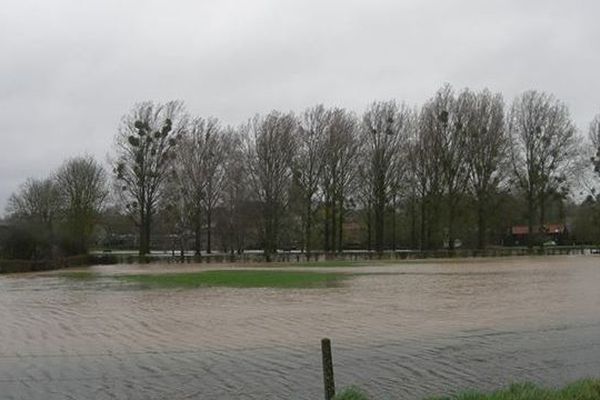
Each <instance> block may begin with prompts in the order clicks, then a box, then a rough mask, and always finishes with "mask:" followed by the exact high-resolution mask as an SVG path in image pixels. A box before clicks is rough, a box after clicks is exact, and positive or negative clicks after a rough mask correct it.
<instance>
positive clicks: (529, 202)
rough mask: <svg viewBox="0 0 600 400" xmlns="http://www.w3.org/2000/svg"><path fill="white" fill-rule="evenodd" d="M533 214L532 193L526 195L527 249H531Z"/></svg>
mask: <svg viewBox="0 0 600 400" xmlns="http://www.w3.org/2000/svg"><path fill="white" fill-rule="evenodd" d="M534 212H535V205H534V202H533V193H528V195H527V214H528V215H527V225H528V226H527V232H528V235H527V247H529V248H532V247H533V241H534V238H533V234H534V232H533V218H534V215H533V213H534Z"/></svg>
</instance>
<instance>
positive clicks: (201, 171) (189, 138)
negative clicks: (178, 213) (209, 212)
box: [174, 118, 220, 255]
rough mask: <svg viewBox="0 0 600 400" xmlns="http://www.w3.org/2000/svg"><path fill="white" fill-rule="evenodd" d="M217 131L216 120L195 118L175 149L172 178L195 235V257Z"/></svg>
mask: <svg viewBox="0 0 600 400" xmlns="http://www.w3.org/2000/svg"><path fill="white" fill-rule="evenodd" d="M219 129H220V128H219V125H218V121H217V120H216V119H204V118H195V119H194V120H193V121H191V123H190V124H189V128H188V131H187V132H186V133H185V134H184V135H183V136H182V138H181V142H180V146H179V148H178V150H177V156H176V162H175V168H174V171H175V177H176V180H177V183H178V188H179V190H180V191H181V194H182V201H181V202H182V204H184V206H185V208H186V209H187V212H186V215H187V220H188V225H189V227H190V228H191V230H192V231H193V233H194V250H195V253H196V255H199V254H200V252H201V248H202V224H203V222H204V219H203V214H204V211H205V209H206V192H207V183H208V176H207V168H206V166H207V162H206V158H207V156H208V154H209V143H208V142H209V141H210V140H211V139H210V138H212V137H213V136H214V135H217V132H218V131H219Z"/></svg>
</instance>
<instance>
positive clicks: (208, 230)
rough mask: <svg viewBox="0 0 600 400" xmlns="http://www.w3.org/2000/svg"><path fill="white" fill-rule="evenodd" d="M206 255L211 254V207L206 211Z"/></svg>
mask: <svg viewBox="0 0 600 400" xmlns="http://www.w3.org/2000/svg"><path fill="white" fill-rule="evenodd" d="M206 225H207V227H206V253H207V254H210V253H211V252H212V243H211V239H212V207H208V208H207V209H206Z"/></svg>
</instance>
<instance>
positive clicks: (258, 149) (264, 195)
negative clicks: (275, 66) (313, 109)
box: [245, 111, 296, 260]
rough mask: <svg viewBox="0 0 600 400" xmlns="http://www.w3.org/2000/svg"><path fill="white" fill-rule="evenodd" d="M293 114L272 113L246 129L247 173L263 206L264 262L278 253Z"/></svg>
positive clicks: (288, 177) (292, 144)
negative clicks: (265, 258)
mask: <svg viewBox="0 0 600 400" xmlns="http://www.w3.org/2000/svg"><path fill="white" fill-rule="evenodd" d="M295 129H296V120H295V118H294V116H293V114H281V113H279V112H277V111H272V112H271V113H269V114H268V115H267V116H265V117H259V116H257V117H255V118H254V119H252V120H251V121H250V122H249V123H248V125H247V126H246V129H245V131H246V135H245V152H246V156H247V170H248V173H249V178H250V181H251V183H252V187H253V189H254V193H255V195H256V197H257V198H258V199H259V200H260V201H261V203H262V208H263V209H262V217H263V218H262V220H263V221H262V222H263V233H264V235H263V236H264V252H265V255H266V257H267V260H270V259H271V255H272V254H273V253H275V252H276V251H277V246H278V238H279V223H280V219H281V215H282V212H283V210H284V209H285V208H286V206H287V201H288V198H287V193H288V190H289V187H290V183H291V168H290V166H291V162H292V158H293V154H294V149H295V138H294V130H295Z"/></svg>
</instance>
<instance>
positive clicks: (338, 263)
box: [262, 260, 373, 268]
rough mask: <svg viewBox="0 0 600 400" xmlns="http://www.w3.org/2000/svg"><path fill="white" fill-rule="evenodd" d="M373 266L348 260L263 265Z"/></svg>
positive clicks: (366, 262)
mask: <svg viewBox="0 0 600 400" xmlns="http://www.w3.org/2000/svg"><path fill="white" fill-rule="evenodd" d="M369 264H373V262H369V261H348V260H326V261H304V262H287V263H275V264H272V265H269V264H262V265H264V266H275V267H318V268H335V267H364V266H366V265H369Z"/></svg>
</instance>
